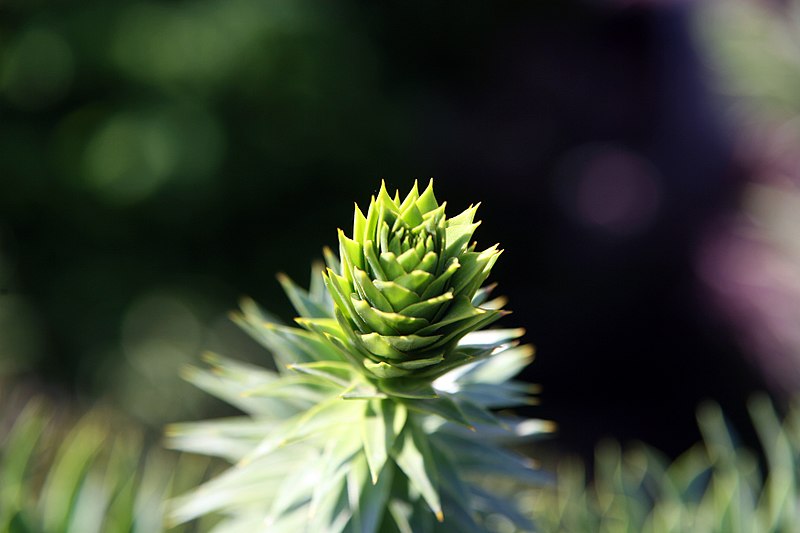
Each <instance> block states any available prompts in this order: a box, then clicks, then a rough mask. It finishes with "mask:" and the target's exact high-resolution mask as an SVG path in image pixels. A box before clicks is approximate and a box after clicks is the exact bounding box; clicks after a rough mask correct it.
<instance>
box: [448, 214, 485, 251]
mask: <svg viewBox="0 0 800 533" xmlns="http://www.w3.org/2000/svg"><path fill="white" fill-rule="evenodd" d="M480 224H481V223H480V221H478V222H475V223H474V224H459V225H455V226H448V228H447V230H446V232H447V233H446V236H445V242H446V243H447V251H446V252H445V253H446V255H447V257H454V256H458V255H459V254H461V253H463V252H464V250H465V249H466V248H467V245H468V244H469V240H470V239H471V238H472V234H473V233H474V232H475V230H476V229H477V227H478V226H480Z"/></svg>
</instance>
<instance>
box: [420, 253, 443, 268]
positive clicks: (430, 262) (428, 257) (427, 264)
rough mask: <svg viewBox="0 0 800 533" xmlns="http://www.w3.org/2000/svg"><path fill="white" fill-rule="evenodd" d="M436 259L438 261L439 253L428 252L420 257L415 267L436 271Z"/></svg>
mask: <svg viewBox="0 0 800 533" xmlns="http://www.w3.org/2000/svg"><path fill="white" fill-rule="evenodd" d="M438 261H439V254H437V253H436V252H428V253H426V254H425V255H424V256H423V257H422V259H421V260H420V262H419V263H417V266H416V267H415V269H416V270H424V271H425V272H431V273H433V272H435V271H436V264H437V262H438Z"/></svg>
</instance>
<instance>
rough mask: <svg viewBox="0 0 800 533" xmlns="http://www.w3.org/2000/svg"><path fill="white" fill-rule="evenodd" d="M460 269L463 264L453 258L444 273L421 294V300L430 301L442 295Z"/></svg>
mask: <svg viewBox="0 0 800 533" xmlns="http://www.w3.org/2000/svg"><path fill="white" fill-rule="evenodd" d="M459 268H461V263H459V262H458V259H457V258H455V257H451V258H450V259H449V260H448V262H447V266H445V269H444V272H442V273H441V274H439V276H438V277H437V278H436V279H434V280H433V281H431V283H430V285H428V287H427V288H426V289H425V290H424V291H423V292H422V294H420V298H422V299H428V298H432V297H434V296H435V295H436V294H441V293H442V291H444V290H446V289H447V287H448V286H449V282H450V279H451V278H452V277H453V274H455V273H456V270H458V269H459Z"/></svg>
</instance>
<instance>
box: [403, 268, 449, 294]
mask: <svg viewBox="0 0 800 533" xmlns="http://www.w3.org/2000/svg"><path fill="white" fill-rule="evenodd" d="M432 279H433V275H432V274H431V273H430V272H425V271H424V270H413V271H411V272H409V273H408V274H404V275H402V276H399V277H397V278H395V280H394V283H397V284H398V285H400V286H401V287H405V288H406V289H408V290H410V291H411V292H414V293H416V294H422V291H424V290H425V288H426V287H427V286H428V283H430V281H431V280H432ZM440 292H441V291H440Z"/></svg>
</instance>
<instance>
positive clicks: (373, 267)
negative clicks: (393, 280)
mask: <svg viewBox="0 0 800 533" xmlns="http://www.w3.org/2000/svg"><path fill="white" fill-rule="evenodd" d="M364 256H365V257H366V258H367V264H368V265H369V269H370V271H371V273H372V275H373V276H374V277H375V278H376V279H381V280H388V279H389V278H388V277H387V276H386V273H385V272H384V271H383V267H382V266H381V262H380V260H379V259H378V256H377V254H376V253H375V246H374V244H373V242H372V241H367V242H365V243H364Z"/></svg>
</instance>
